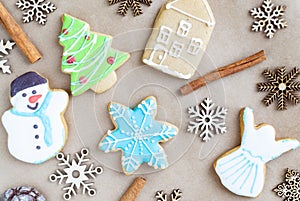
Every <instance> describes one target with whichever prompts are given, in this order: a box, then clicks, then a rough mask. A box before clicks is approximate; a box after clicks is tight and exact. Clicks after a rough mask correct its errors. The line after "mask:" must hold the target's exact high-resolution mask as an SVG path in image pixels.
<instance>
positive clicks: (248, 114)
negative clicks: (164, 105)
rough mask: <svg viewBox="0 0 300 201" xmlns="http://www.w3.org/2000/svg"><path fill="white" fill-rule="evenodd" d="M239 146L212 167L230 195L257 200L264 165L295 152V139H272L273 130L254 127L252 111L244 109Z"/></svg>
mask: <svg viewBox="0 0 300 201" xmlns="http://www.w3.org/2000/svg"><path fill="white" fill-rule="evenodd" d="M240 127H241V136H242V141H241V145H240V146H238V147H236V148H234V149H232V150H230V151H229V152H227V153H225V154H224V155H223V156H221V157H220V158H219V159H217V161H216V162H215V164H214V167H215V170H216V173H217V174H218V176H219V177H220V180H221V182H222V184H223V185H224V186H225V187H226V188H227V189H228V190H230V191H231V192H233V193H235V194H237V195H241V196H246V197H257V196H258V195H259V194H260V193H261V191H262V189H263V186H264V181H265V170H266V163H267V162H268V161H270V160H273V159H276V158H277V157H279V156H280V155H281V154H283V153H285V152H287V151H290V150H292V149H296V148H298V147H299V145H300V143H299V141H298V140H296V139H290V138H286V139H281V140H278V141H276V140H275V129H274V128H273V127H272V126H270V125H266V124H260V125H258V126H255V124H254V116H253V111H252V110H251V109H250V108H247V107H246V108H244V109H243V110H242V111H241V114H240Z"/></svg>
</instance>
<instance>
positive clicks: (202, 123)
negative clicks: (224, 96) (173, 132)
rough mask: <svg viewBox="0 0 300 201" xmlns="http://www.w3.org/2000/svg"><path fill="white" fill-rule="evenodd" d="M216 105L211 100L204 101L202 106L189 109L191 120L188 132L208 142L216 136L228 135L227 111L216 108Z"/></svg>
mask: <svg viewBox="0 0 300 201" xmlns="http://www.w3.org/2000/svg"><path fill="white" fill-rule="evenodd" d="M214 105H215V104H214V103H213V102H212V100H211V99H210V98H206V99H204V100H203V102H202V103H200V105H196V106H193V107H189V108H188V113H189V114H190V118H191V119H193V120H191V121H190V122H189V125H188V129H187V131H188V132H190V133H194V134H198V132H199V131H200V137H201V138H202V139H203V141H205V142H208V141H209V140H210V139H211V138H212V137H213V136H214V134H223V133H226V126H225V118H226V114H227V109H225V108H224V107H220V106H217V107H215V108H214Z"/></svg>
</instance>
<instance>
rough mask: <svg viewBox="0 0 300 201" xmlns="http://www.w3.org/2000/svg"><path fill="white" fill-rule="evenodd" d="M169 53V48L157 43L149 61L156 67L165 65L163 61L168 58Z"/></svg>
mask: <svg viewBox="0 0 300 201" xmlns="http://www.w3.org/2000/svg"><path fill="white" fill-rule="evenodd" d="M167 54H168V50H167V49H166V48H165V47H163V46H161V45H158V44H156V45H155V46H154V49H153V50H152V52H151V55H150V58H149V60H148V62H149V63H151V65H155V66H156V67H164V65H163V62H164V60H165V59H166V56H167Z"/></svg>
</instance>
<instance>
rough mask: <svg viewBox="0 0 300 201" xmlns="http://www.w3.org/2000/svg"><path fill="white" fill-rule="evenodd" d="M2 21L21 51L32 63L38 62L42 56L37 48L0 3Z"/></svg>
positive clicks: (0, 19)
mask: <svg viewBox="0 0 300 201" xmlns="http://www.w3.org/2000/svg"><path fill="white" fill-rule="evenodd" d="M0 21H1V22H2V24H3V26H4V28H5V29H6V31H7V32H8V33H9V35H10V36H11V38H12V39H13V40H14V41H15V43H16V44H17V45H18V47H19V48H20V49H21V51H22V52H23V53H24V54H25V56H26V57H27V58H28V60H29V61H30V62H31V63H34V62H36V61H37V60H39V59H40V58H42V55H41V54H40V52H39V51H38V50H37V48H36V47H35V46H34V45H33V44H32V42H31V41H30V40H29V38H28V36H27V35H26V34H25V32H24V31H23V30H22V29H21V27H20V26H19V25H18V23H17V22H16V21H15V19H14V18H13V17H12V16H11V14H10V13H9V12H8V11H7V10H6V8H5V7H4V5H3V4H2V3H1V2H0Z"/></svg>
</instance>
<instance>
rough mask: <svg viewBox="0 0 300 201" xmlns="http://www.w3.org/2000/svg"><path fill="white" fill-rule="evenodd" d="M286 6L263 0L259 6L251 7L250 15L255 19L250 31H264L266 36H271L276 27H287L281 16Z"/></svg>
mask: <svg viewBox="0 0 300 201" xmlns="http://www.w3.org/2000/svg"><path fill="white" fill-rule="evenodd" d="M285 9H286V6H284V5H281V6H275V7H274V4H273V3H272V0H264V2H263V4H262V6H261V7H260V8H252V9H251V10H250V13H251V15H252V16H253V17H254V19H256V21H254V23H253V24H252V31H255V32H258V31H264V32H265V34H266V36H267V37H268V38H273V36H274V34H275V32H276V30H277V29H283V28H286V27H287V22H286V21H285V20H284V19H282V18H281V17H282V16H284V12H285Z"/></svg>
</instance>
